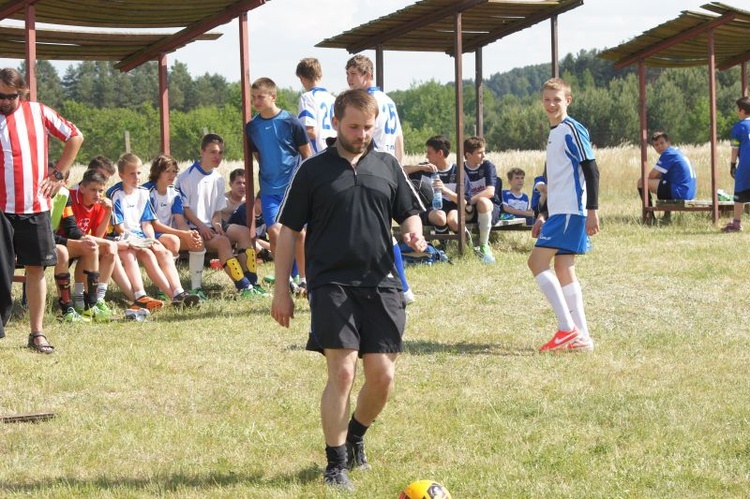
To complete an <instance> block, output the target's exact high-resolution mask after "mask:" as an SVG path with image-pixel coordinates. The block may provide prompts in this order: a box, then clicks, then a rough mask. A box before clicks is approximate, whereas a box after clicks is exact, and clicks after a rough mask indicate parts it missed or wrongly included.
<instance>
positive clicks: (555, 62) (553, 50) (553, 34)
mask: <svg viewBox="0 0 750 499" xmlns="http://www.w3.org/2000/svg"><path fill="white" fill-rule="evenodd" d="M549 26H550V45H551V47H550V59H551V60H552V78H559V77H560V55H559V52H558V43H557V15H554V16H552V17H550V19H549Z"/></svg>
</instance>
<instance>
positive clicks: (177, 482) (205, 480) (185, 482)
mask: <svg viewBox="0 0 750 499" xmlns="http://www.w3.org/2000/svg"><path fill="white" fill-rule="evenodd" d="M318 480H321V470H320V468H319V467H318V466H317V465H310V466H308V467H307V468H303V469H302V470H300V471H298V472H296V473H289V474H281V475H276V476H272V477H265V476H264V475H263V474H262V473H252V472H250V473H247V472H243V473H234V472H231V471H229V472H216V473H208V474H205V475H188V474H183V473H176V474H173V475H168V476H156V477H153V478H147V479H146V478H144V479H137V478H126V477H112V478H110V477H106V476H105V477H98V478H92V479H90V480H82V479H79V478H72V477H57V478H44V479H41V480H39V481H36V482H31V483H19V484H13V483H8V482H5V483H3V484H0V491H2V492H3V493H21V494H25V495H32V496H37V495H40V494H41V493H42V492H45V493H49V492H50V491H53V490H55V489H62V490H63V491H66V492H75V491H89V492H90V491H92V490H93V491H115V490H116V491H118V492H120V493H122V492H127V491H133V492H135V493H136V494H138V493H139V491H149V492H158V493H160V494H161V493H165V492H167V493H176V492H179V491H181V490H182V491H184V490H185V489H192V490H194V491H200V490H204V491H206V492H208V491H210V490H212V489H219V490H221V489H222V488H224V487H230V486H235V485H242V484H246V485H251V486H252V485H257V486H260V487H276V488H282V489H283V488H285V487H287V486H289V485H291V484H294V483H298V484H303V485H304V484H307V483H310V482H314V481H318Z"/></svg>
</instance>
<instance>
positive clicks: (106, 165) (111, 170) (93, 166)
mask: <svg viewBox="0 0 750 499" xmlns="http://www.w3.org/2000/svg"><path fill="white" fill-rule="evenodd" d="M88 169H89V170H99V169H102V170H104V171H105V172H107V173H108V174H109V175H110V176H112V175H114V174H115V172H116V171H117V169H116V168H115V165H114V163H112V160H111V159H109V158H108V157H106V156H102V155H101V154H100V155H98V156H94V157H93V158H91V161H89V166H88Z"/></svg>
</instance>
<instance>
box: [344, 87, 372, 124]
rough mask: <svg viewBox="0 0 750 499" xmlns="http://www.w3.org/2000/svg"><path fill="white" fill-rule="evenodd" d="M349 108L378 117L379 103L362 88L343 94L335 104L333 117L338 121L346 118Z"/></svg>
mask: <svg viewBox="0 0 750 499" xmlns="http://www.w3.org/2000/svg"><path fill="white" fill-rule="evenodd" d="M347 107H353V108H354V109H357V110H359V111H362V112H363V113H365V114H370V115H372V116H374V117H376V118H377V117H378V101H376V100H375V97H373V96H372V95H370V94H369V93H368V92H367V90H363V89H361V88H357V89H353V90H347V91H345V92H341V93H340V94H339V95H338V97H336V100H335V101H334V103H333V115H334V116H335V117H336V119H337V120H340V119H341V118H343V117H344V111H346V108H347Z"/></svg>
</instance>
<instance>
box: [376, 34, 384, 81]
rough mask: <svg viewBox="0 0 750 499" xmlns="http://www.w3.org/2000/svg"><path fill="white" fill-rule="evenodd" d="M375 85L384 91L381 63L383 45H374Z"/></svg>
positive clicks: (382, 66)
mask: <svg viewBox="0 0 750 499" xmlns="http://www.w3.org/2000/svg"><path fill="white" fill-rule="evenodd" d="M375 85H377V86H378V87H380V90H382V91H383V92H385V67H384V63H383V46H382V45H378V46H377V47H375Z"/></svg>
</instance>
